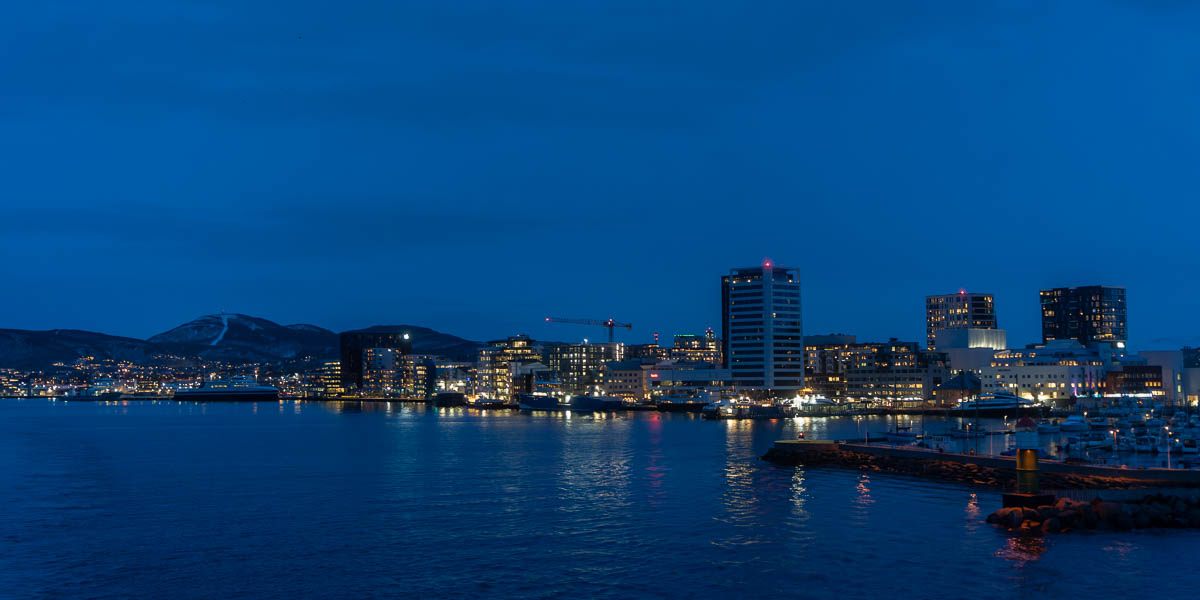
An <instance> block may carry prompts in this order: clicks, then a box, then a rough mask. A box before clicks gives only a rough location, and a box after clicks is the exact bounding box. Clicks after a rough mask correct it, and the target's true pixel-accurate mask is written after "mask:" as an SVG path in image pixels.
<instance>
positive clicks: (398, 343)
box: [338, 327, 412, 390]
mask: <svg viewBox="0 0 1200 600" xmlns="http://www.w3.org/2000/svg"><path fill="white" fill-rule="evenodd" d="M338 345H339V346H340V354H341V373H342V387H344V388H347V389H351V390H356V389H360V388H362V387H363V363H362V361H363V351H364V350H366V349H367V348H392V349H394V350H397V351H399V353H401V354H410V353H412V339H411V336H410V335H409V334H408V332H407V331H403V330H398V329H394V328H391V327H370V328H368V329H359V330H356V331H346V332H343V333H341V334H340V335H339V336H338Z"/></svg>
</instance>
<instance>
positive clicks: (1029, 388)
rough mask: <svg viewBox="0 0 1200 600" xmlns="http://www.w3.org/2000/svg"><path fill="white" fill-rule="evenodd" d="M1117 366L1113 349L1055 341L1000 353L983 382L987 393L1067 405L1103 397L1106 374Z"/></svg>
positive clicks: (984, 376)
mask: <svg viewBox="0 0 1200 600" xmlns="http://www.w3.org/2000/svg"><path fill="white" fill-rule="evenodd" d="M1113 365H1114V361H1113V355H1112V352H1111V349H1109V348H1086V347H1084V346H1083V345H1082V344H1080V343H1079V342H1077V341H1075V340H1052V341H1050V342H1047V343H1046V344H1044V345H1041V346H1033V347H1030V348H1024V349H1012V350H999V351H997V352H996V353H995V357H994V358H993V359H992V364H991V366H989V367H987V368H984V369H982V370H981V372H980V376H979V379H980V381H982V384H983V391H984V392H998V391H1006V392H1009V393H1012V394H1015V395H1017V396H1020V397H1022V398H1027V399H1029V400H1036V401H1039V402H1042V403H1046V404H1050V403H1059V404H1063V403H1066V401H1068V400H1070V399H1072V398H1076V397H1081V396H1100V395H1102V394H1103V393H1104V389H1105V383H1106V379H1105V374H1106V373H1107V372H1108V370H1109V369H1111V368H1113Z"/></svg>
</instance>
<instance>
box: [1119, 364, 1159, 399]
mask: <svg viewBox="0 0 1200 600" xmlns="http://www.w3.org/2000/svg"><path fill="white" fill-rule="evenodd" d="M1163 387H1164V386H1163V373H1162V367H1161V366H1158V365H1122V366H1121V368H1119V369H1115V370H1111V371H1108V372H1107V373H1105V378H1104V395H1105V396H1149V397H1151V398H1153V399H1155V400H1164V399H1165V396H1166V392H1165V391H1164V390H1163Z"/></svg>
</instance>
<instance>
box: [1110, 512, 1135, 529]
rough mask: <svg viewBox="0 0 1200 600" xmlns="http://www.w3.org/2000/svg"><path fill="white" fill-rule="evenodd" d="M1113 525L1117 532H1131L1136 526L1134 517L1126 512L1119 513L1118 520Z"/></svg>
mask: <svg viewBox="0 0 1200 600" xmlns="http://www.w3.org/2000/svg"><path fill="white" fill-rule="evenodd" d="M1113 525H1114V526H1115V527H1116V528H1117V531H1129V530H1130V529H1133V526H1134V522H1133V517H1132V516H1130V515H1129V514H1128V513H1125V512H1121V513H1117V518H1116V519H1115V520H1114V521H1113Z"/></svg>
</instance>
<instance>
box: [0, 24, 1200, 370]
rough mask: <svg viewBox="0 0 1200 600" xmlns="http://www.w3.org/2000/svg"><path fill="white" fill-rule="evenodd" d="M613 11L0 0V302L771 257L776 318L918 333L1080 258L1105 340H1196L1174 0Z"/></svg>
mask: <svg viewBox="0 0 1200 600" xmlns="http://www.w3.org/2000/svg"><path fill="white" fill-rule="evenodd" d="M626 9H627V10H618V9H617V8H613V9H612V10H599V9H588V8H580V7H569V6H547V7H540V8H534V7H529V6H518V5H513V6H506V7H491V8H486V7H483V6H471V5H469V4H464V5H459V6H455V7H454V8H449V7H442V6H439V5H438V4H437V3H435V4H431V5H426V6H420V5H404V6H391V7H374V8H370V9H367V8H360V9H355V10H346V11H340V12H338V14H337V15H336V16H331V15H329V14H328V12H327V11H324V10H322V9H321V8H320V7H319V6H318V5H314V4H309V3H296V4H294V5H293V6H291V7H290V9H289V11H287V12H286V13H281V12H280V11H278V10H277V8H276V7H274V6H273V5H267V4H256V3H237V4H236V5H229V6H227V7H225V8H224V9H217V8H214V9H211V10H203V9H199V8H197V9H195V10H193V11H184V10H183V9H180V8H178V7H174V6H171V5H155V6H138V7H129V6H122V5H120V4H115V5H109V6H106V8H105V10H104V11H94V12H91V11H89V9H87V8H82V7H79V8H71V7H52V6H45V5H41V4H36V3H35V4H30V5H23V6H20V7H17V9H16V10H15V13H14V14H13V15H12V18H10V19H8V20H7V21H6V22H5V23H4V24H2V25H0V31H3V32H4V33H5V36H4V37H5V38H6V39H11V40H14V44H15V46H14V47H19V48H21V49H22V51H20V52H13V53H11V57H10V58H11V60H9V61H6V63H5V65H4V66H2V67H0V70H2V71H0V72H3V73H4V75H5V79H6V81H8V82H10V87H11V89H13V90H14V93H13V94H10V95H8V96H6V98H5V99H4V100H0V106H3V108H4V109H5V110H3V111H0V114H2V115H4V116H2V117H0V118H2V119H4V123H5V125H6V128H7V130H8V131H9V132H10V136H9V138H8V139H10V140H21V142H20V143H10V144H6V145H4V146H0V159H2V160H4V162H5V164H6V165H7V166H8V167H9V169H8V172H9V173H10V177H8V178H6V182H5V186H4V188H3V193H4V197H5V198H6V200H5V202H4V204H3V212H4V217H5V218H4V219H3V220H2V221H3V223H4V227H5V229H4V236H2V237H0V251H3V252H4V254H5V255H6V256H7V257H8V260H6V261H3V262H2V263H0V277H3V279H4V280H5V281H6V282H9V285H10V286H12V289H16V290H19V293H11V294H6V295H5V296H4V297H3V299H0V314H3V315H4V318H3V319H2V320H0V326H3V327H13V328H25V329H52V328H60V327H62V328H66V327H69V328H77V329H85V330H91V331H103V332H111V333H114V334H121V335H128V336H134V337H146V336H149V335H152V334H154V333H157V332H158V331H161V328H162V327H164V326H169V325H170V324H174V323H179V322H182V321H185V320H188V319H192V318H195V316H197V315H201V314H211V313H215V312H218V311H220V310H221V309H224V310H227V311H229V312H240V313H245V314H252V315H261V316H263V317H265V318H269V319H271V320H274V321H277V322H284V323H290V322H308V323H313V324H317V325H320V326H323V327H327V328H329V329H333V330H336V331H342V330H348V329H355V328H359V327H365V326H369V325H372V324H379V323H395V322H403V323H413V324H422V325H426V326H429V327H433V328H435V329H438V330H440V331H447V332H451V333H455V334H458V335H462V336H464V337H469V338H471V339H488V338H498V337H503V336H505V335H508V334H510V333H513V332H527V333H529V334H530V335H533V336H535V337H536V336H540V337H543V338H545V337H550V336H551V335H553V336H554V337H557V338H561V339H574V337H570V336H573V335H577V334H571V333H568V332H562V333H552V332H551V330H550V329H549V328H548V326H545V325H543V324H542V323H541V321H540V320H541V319H543V318H544V317H546V316H549V315H563V316H566V317H577V318H615V319H618V320H622V321H624V322H630V323H633V324H635V329H634V331H633V336H634V337H633V338H630V339H631V340H634V341H644V340H647V339H649V337H650V335H651V334H652V333H653V332H654V331H658V332H660V333H663V334H670V333H676V332H698V331H703V329H704V328H706V327H716V326H717V325H718V324H719V322H720V321H719V320H720V315H719V312H718V307H717V306H716V304H715V303H714V302H711V301H709V300H708V298H711V297H712V290H713V286H714V285H715V284H714V283H713V280H714V277H715V276H716V275H719V274H720V273H722V272H724V271H725V270H726V269H728V268H730V267H732V266H736V265H752V264H757V263H758V262H760V261H761V260H762V259H763V258H766V257H771V258H774V259H776V260H779V261H780V262H782V263H784V264H789V265H794V266H795V267H796V268H797V269H798V270H799V273H800V277H801V279H802V280H803V281H805V282H806V287H805V299H804V301H805V309H806V310H805V313H806V315H805V325H804V327H805V329H806V330H807V331H810V332H838V331H843V332H847V333H854V334H856V335H858V336H859V337H860V338H863V339H881V338H886V337H890V336H896V337H900V338H905V339H912V340H920V339H923V338H924V335H923V330H922V325H923V306H922V299H923V298H924V297H925V296H927V295H931V294H944V293H951V292H953V291H955V290H958V289H960V288H966V289H969V290H983V291H986V292H989V293H993V294H995V296H996V302H997V310H998V311H999V314H1000V319H1001V323H1002V326H1003V327H1004V329H1006V330H1007V331H1008V333H1009V336H1010V340H1011V342H1010V343H1011V344H1014V345H1018V344H1024V343H1031V342H1035V341H1037V340H1039V339H1040V337H1041V336H1040V331H1039V315H1038V304H1037V297H1036V294H1037V291H1038V290H1041V289H1051V288H1056V287H1073V286H1081V285H1095V284H1102V285H1120V286H1124V287H1126V288H1127V289H1128V290H1129V294H1130V298H1129V302H1130V314H1129V320H1130V332H1129V334H1130V343H1131V345H1133V346H1137V347H1153V346H1178V345H1182V344H1184V343H1193V344H1195V343H1200V331H1186V330H1181V328H1185V327H1191V325H1190V324H1189V321H1188V320H1187V319H1186V317H1187V316H1188V315H1189V314H1190V311H1191V308H1192V306H1193V305H1194V301H1193V300H1192V299H1193V298H1194V297H1196V296H1197V294H1200V283H1196V282H1194V281H1192V280H1190V279H1188V278H1181V277H1178V276H1177V275H1176V274H1177V273H1186V272H1190V271H1193V270H1195V267H1196V266H1197V260H1198V259H1197V258H1196V256H1195V253H1194V252H1191V248H1192V245H1193V244H1192V242H1191V240H1192V238H1193V237H1194V231H1193V230H1194V228H1193V227H1192V225H1191V224H1192V223H1194V222H1196V221H1197V217H1200V205H1198V204H1197V203H1195V202H1192V201H1190V196H1191V194H1190V190H1191V189H1192V188H1193V187H1194V186H1195V180H1194V176H1193V175H1192V173H1193V169H1192V164H1194V162H1195V160H1194V155H1195V149H1194V144H1192V143H1191V140H1192V139H1194V138H1195V136H1196V134H1197V133H1200V131H1197V130H1198V128H1200V125H1197V123H1200V121H1198V120H1196V119H1194V115H1195V114H1196V110H1197V109H1196V106H1197V103H1196V102H1195V99H1196V97H1197V96H1198V95H1200V83H1197V82H1196V81H1195V78H1193V77H1190V73H1191V71H1192V68H1191V65H1192V62H1193V61H1191V60H1190V57H1191V56H1192V55H1194V54H1196V53H1198V52H1200V45H1198V42H1197V40H1196V39H1195V38H1194V36H1193V35H1192V34H1191V30H1190V28H1187V27H1181V26H1180V24H1181V23H1186V22H1188V19H1186V18H1181V17H1187V16H1191V15H1194V14H1195V9H1194V8H1191V7H1187V6H1184V5H1173V6H1171V7H1154V8H1143V7H1140V6H1136V5H1133V4H1129V3H1102V4H1098V5H1096V6H1092V7H1089V10H1087V11H1086V12H1085V14H1080V11H1078V10H1075V9H1073V8H1072V7H1069V6H1062V5H1054V6H1044V5H1026V6H1008V5H1006V6H992V7H982V6H959V7H954V8H953V9H947V10H945V11H932V12H930V11H925V10H921V9H917V8H911V7H903V6H898V5H895V6H894V5H881V6H878V7H876V8H875V9H873V10H860V9H859V8H857V7H854V6H841V5H837V6H821V5H814V6H806V5H803V4H801V3H794V4H788V5H783V6H774V7H754V8H752V7H737V6H730V5H720V4H716V5H704V4H693V5H689V6H688V7H682V8H681V7H674V8H672V9H671V11H669V14H671V15H672V17H671V18H670V19H664V18H663V17H662V14H663V13H662V12H661V11H656V10H655V9H654V7H650V6H646V5H641V4H638V5H631V6H627V7H626ZM547 23H557V24H559V25H558V26H555V27H545V26H544V25H545V24H547ZM418 24H419V25H418ZM1112 39H1119V40H1123V43H1122V44H1112V43H1110V40H1112ZM984 40H986V42H985V41H984ZM145 48H154V49H155V52H154V53H153V54H146V53H145V52H144V49H145ZM514 65H517V66H514ZM492 257H495V259H493V260H492V261H489V260H488V259H489V258H492ZM1065 257H1069V258H1065ZM447 265H454V266H456V267H458V269H469V270H470V274H469V277H463V276H462V274H461V273H460V272H459V271H458V269H447V268H446V266H447ZM697 298H698V299H701V300H699V301H697V300H695V299H697ZM580 333H582V332H580ZM579 337H582V336H579ZM1160 338H1173V339H1174V341H1172V342H1170V343H1166V342H1164V343H1158V342H1156V340H1158V339H1160Z"/></svg>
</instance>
